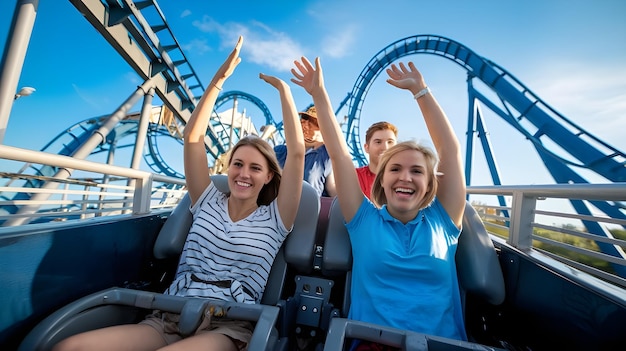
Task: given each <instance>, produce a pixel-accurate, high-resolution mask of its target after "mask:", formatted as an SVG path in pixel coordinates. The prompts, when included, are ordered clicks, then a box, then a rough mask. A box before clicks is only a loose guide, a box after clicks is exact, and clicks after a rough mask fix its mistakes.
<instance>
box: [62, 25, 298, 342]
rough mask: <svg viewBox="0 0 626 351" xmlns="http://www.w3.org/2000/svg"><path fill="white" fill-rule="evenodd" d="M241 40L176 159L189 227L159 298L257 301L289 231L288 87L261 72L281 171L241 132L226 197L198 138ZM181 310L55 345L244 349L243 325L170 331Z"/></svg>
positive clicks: (262, 146) (247, 329)
mask: <svg viewBox="0 0 626 351" xmlns="http://www.w3.org/2000/svg"><path fill="white" fill-rule="evenodd" d="M242 42H243V38H241V37H240V38H239V41H238V42H237V45H236V46H235V48H234V50H233V51H232V52H231V54H230V55H229V56H228V58H227V59H226V61H225V62H224V63H223V64H222V66H221V67H220V68H219V69H218V71H217V72H216V73H215V76H214V77H213V79H212V80H211V83H210V85H209V87H208V89H207V90H206V91H205V93H204V95H203V96H202V98H201V99H200V101H199V102H198V105H197V106H196V108H195V109H194V111H193V113H192V115H191V118H190V119H189V122H188V123H187V126H186V127H185V131H184V163H185V176H186V183H187V189H188V192H189V196H190V198H191V208H190V210H191V213H192V215H193V223H192V226H191V228H190V231H189V234H188V236H187V239H186V242H185V245H184V248H183V252H182V254H181V258H180V261H179V264H178V268H177V272H176V277H175V278H174V281H173V282H172V284H171V285H170V287H169V288H168V289H167V290H166V291H165V293H166V294H171V295H179V296H189V297H207V298H213V299H220V300H225V301H235V302H242V303H251V304H252V303H259V302H260V300H261V297H262V295H263V291H264V289H265V284H266V283H267V279H268V276H269V272H270V269H271V266H272V263H273V261H274V258H275V257H276V254H277V253H278V250H279V248H280V246H281V245H282V243H283V241H284V240H285V238H286V237H287V234H289V232H290V231H291V229H292V227H293V224H294V221H295V218H296V214H297V211H298V206H299V203H300V196H301V191H302V179H303V174H304V137H303V135H302V129H301V128H300V126H299V124H298V113H297V110H296V108H295V103H294V101H293V97H292V94H291V89H290V87H289V86H288V85H287V84H286V83H285V82H284V81H282V80H280V79H278V78H276V77H272V76H267V75H264V74H260V78H261V79H263V80H264V81H266V82H267V83H268V84H270V85H272V86H273V87H274V88H276V89H277V90H278V92H279V94H280V100H281V106H282V110H283V126H284V131H285V139H286V142H287V146H288V148H289V155H288V156H287V160H286V161H285V166H284V168H283V169H282V171H281V168H280V167H279V165H278V161H277V160H276V156H275V153H274V150H273V148H272V147H271V146H270V145H269V144H268V143H267V142H266V141H264V140H263V139H261V138H259V137H257V136H247V137H244V138H242V139H241V140H240V141H239V142H238V143H237V144H236V145H235V146H234V147H233V148H232V149H231V150H230V151H229V153H230V159H229V162H228V173H227V174H228V188H229V192H228V193H223V192H221V191H219V190H218V189H217V188H216V187H215V186H214V184H212V183H211V178H210V176H209V167H208V162H207V157H206V150H205V145H204V138H205V135H206V130H207V128H208V126H209V118H210V116H211V113H212V111H213V108H214V105H215V101H216V99H217V96H218V94H219V92H220V91H221V90H222V85H223V84H224V82H225V81H226V79H227V78H228V77H229V76H230V75H231V74H232V73H233V71H234V69H235V68H236V67H237V65H238V64H239V62H240V61H241V58H240V57H239V51H240V49H241V45H242ZM178 319H179V315H177V314H172V313H162V312H160V311H155V312H154V313H153V314H152V315H150V316H148V317H147V318H146V319H145V320H144V321H142V322H140V323H139V324H133V325H122V326H114V327H109V328H104V329H99V330H95V331H90V332H87V333H83V334H79V335H76V336H74V337H71V338H68V339H66V340H65V341H63V342H61V343H60V344H59V345H57V347H56V348H55V351H60V350H79V349H81V350H104V349H106V350H157V349H163V348H164V349H167V350H173V349H176V350H178V349H181V350H183V349H184V350H215V351H217V350H223V351H238V350H245V349H246V348H247V346H248V342H249V341H250V338H251V337H252V331H253V325H252V323H250V322H249V321H239V320H229V319H219V320H211V315H210V313H209V312H208V311H205V314H204V320H203V321H202V323H201V325H200V327H198V329H197V330H196V333H195V334H194V335H191V336H189V337H187V338H183V337H182V335H180V333H179V332H178Z"/></svg>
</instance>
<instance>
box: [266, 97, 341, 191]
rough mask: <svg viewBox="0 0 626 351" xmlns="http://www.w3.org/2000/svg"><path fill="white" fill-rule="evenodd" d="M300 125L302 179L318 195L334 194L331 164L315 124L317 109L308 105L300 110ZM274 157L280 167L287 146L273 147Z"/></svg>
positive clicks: (284, 157)
mask: <svg viewBox="0 0 626 351" xmlns="http://www.w3.org/2000/svg"><path fill="white" fill-rule="evenodd" d="M300 125H301V126H302V132H303V134H304V145H305V147H306V155H305V156H304V180H305V181H307V182H308V183H309V184H311V185H312V186H313V188H315V190H317V193H318V195H320V196H335V195H337V191H336V189H335V178H334V177H333V169H332V164H331V162H330V157H329V156H328V152H327V151H326V146H325V145H324V139H323V138H322V133H320V127H319V125H318V124H317V111H316V110H315V106H312V105H311V106H310V107H309V108H307V110H306V111H305V112H300ZM274 152H276V158H277V159H278V163H279V164H280V166H281V167H283V165H284V164H285V159H286V158H287V146H286V145H277V146H276V147H274Z"/></svg>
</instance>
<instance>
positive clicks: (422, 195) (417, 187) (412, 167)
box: [372, 141, 438, 223]
mask: <svg viewBox="0 0 626 351" xmlns="http://www.w3.org/2000/svg"><path fill="white" fill-rule="evenodd" d="M437 163H438V158H437V154H436V153H435V152H434V151H433V150H432V149H430V148H429V147H427V146H424V145H420V144H417V143H415V142H413V141H405V142H401V143H398V144H396V145H394V146H392V147H391V148H389V149H388V150H387V151H385V152H384V153H383V155H382V157H381V158H380V164H379V165H378V167H379V168H378V173H377V174H376V179H375V180H374V184H373V185H372V201H373V202H374V204H375V205H376V206H378V207H381V206H382V205H385V204H386V205H387V210H388V211H389V214H391V215H392V216H393V217H395V218H397V219H398V220H400V221H402V222H403V223H406V222H408V221H410V220H412V219H413V218H415V216H416V215H417V213H418V212H419V210H420V209H422V208H424V207H426V206H428V205H429V204H430V202H431V201H432V200H433V199H434V197H435V194H436V193H437V188H438V182H437V178H436V177H435V169H436V168H437Z"/></svg>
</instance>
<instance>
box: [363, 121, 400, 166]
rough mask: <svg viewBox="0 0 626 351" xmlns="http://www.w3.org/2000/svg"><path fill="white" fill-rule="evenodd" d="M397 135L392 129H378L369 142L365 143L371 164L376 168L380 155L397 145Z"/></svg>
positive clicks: (364, 146)
mask: <svg viewBox="0 0 626 351" xmlns="http://www.w3.org/2000/svg"><path fill="white" fill-rule="evenodd" d="M396 142H397V140H396V135H395V134H394V132H393V131H392V130H390V129H383V130H377V131H376V132H374V133H373V134H372V138H371V139H370V140H369V142H368V143H367V144H365V145H363V148H364V149H365V152H366V153H367V154H368V155H369V159H370V164H371V165H372V166H374V167H375V168H376V167H378V161H379V159H380V155H382V154H383V152H385V150H387V149H389V148H390V147H392V146H394V145H396Z"/></svg>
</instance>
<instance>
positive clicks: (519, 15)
mask: <svg viewBox="0 0 626 351" xmlns="http://www.w3.org/2000/svg"><path fill="white" fill-rule="evenodd" d="M15 3H16V1H15V0H4V1H0V14H1V15H0V18H1V19H0V44H2V47H4V43H5V41H6V37H7V31H8V28H9V24H10V16H11V14H12V12H13V9H14V7H15ZM378 3H379V2H373V1H372V2H368V1H362V0H349V1H332V0H328V1H326V0H324V1H272V2H267V3H265V2H260V1H236V2H235V1H195V0H176V1H173V0H172V1H161V2H160V3H159V6H160V7H161V9H162V11H163V13H164V14H165V17H166V18H167V20H168V22H169V24H170V26H171V28H172V30H173V31H174V34H175V35H176V37H177V39H178V42H179V43H180V44H181V46H182V47H183V48H184V50H185V54H186V56H187V58H188V60H189V61H190V62H191V65H192V66H193V67H194V69H195V71H196V72H197V73H198V75H199V76H200V79H201V81H202V82H203V83H204V84H207V83H208V82H210V80H211V77H212V75H213V72H214V71H215V69H216V68H217V67H218V66H219V65H220V64H221V62H222V61H223V60H224V58H225V57H226V55H227V54H228V52H229V51H230V49H231V48H232V47H233V45H234V43H235V42H236V38H237V36H238V35H240V34H241V35H244V37H245V39H244V45H243V49H242V54H241V56H242V59H243V62H242V64H241V65H240V66H239V67H238V68H237V71H236V72H235V74H234V75H233V77H231V78H230V79H229V80H228V81H227V83H226V84H225V86H224V88H225V90H241V91H244V92H247V93H250V94H252V95H254V96H256V97H258V98H259V99H261V100H262V101H263V102H264V103H265V104H266V105H267V106H268V107H269V109H270V111H271V112H272V114H273V116H274V118H275V119H280V118H281V111H280V104H279V101H278V96H277V93H276V92H275V91H274V90H273V89H272V88H271V87H270V86H269V85H267V84H266V83H264V82H263V81H261V80H260V79H259V78H258V74H259V73H260V72H263V73H266V74H271V75H277V76H279V77H281V78H283V79H285V80H288V79H289V78H291V74H290V73H289V69H290V68H291V67H292V62H293V59H295V58H297V57H299V56H300V55H306V56H307V57H309V58H311V59H312V58H314V57H315V56H320V57H321V59H322V65H323V67H324V70H325V74H326V83H327V87H328V91H329V95H330V97H331V99H332V100H333V104H334V105H335V106H338V105H339V103H340V102H341V100H343V98H344V97H345V96H346V94H347V93H348V92H350V91H351V90H352V87H353V85H354V84H355V82H356V80H357V77H358V75H359V73H360V72H361V71H362V70H363V68H364V67H365V66H366V64H367V63H368V62H369V60H370V59H371V58H372V57H373V56H374V55H375V54H376V53H378V52H379V51H380V50H382V49H383V48H385V47H386V46H388V45H389V44H391V43H393V42H394V41H396V40H398V39H401V38H404V37H407V36H413V35H419V34H434V35H439V36H444V37H447V38H450V39H452V40H455V41H457V42H460V43H462V44H464V45H466V46H467V47H469V48H470V49H472V50H473V51H475V52H476V53H477V54H479V55H481V56H483V57H485V58H487V59H489V60H491V61H494V62H495V63H497V64H498V65H500V66H502V67H503V68H505V69H506V70H507V71H508V72H509V73H511V74H512V75H513V76H515V77H516V78H518V79H519V80H520V81H521V82H522V83H523V84H524V85H526V86H527V87H528V88H530V89H531V90H532V91H533V92H534V93H535V94H536V95H537V96H539V97H540V98H541V99H542V100H543V101H545V102H546V103H547V104H549V105H550V106H551V107H553V108H554V109H556V110H557V111H559V112H560V113H562V114H563V115H564V116H565V117H567V118H568V119H570V120H572V121H573V122H575V123H576V124H578V125H579V126H581V127H583V128H584V129H586V130H587V131H589V132H591V133H592V134H594V135H595V136H597V137H599V138H600V139H602V140H604V141H605V142H607V143H609V144H611V145H613V146H614V147H617V148H618V149H620V150H622V151H626V138H624V130H625V128H624V127H625V126H626V2H624V1H622V0H611V1H608V0H605V1H593V2H592V1H582V0H549V1H546V0H528V1H523V2H522V1H502V0H499V1H496V0H493V1H487V0H477V1H461V0H458V1H456V0H441V1H421V0H420V1H418V0H412V1H411V0H403V1H396V0H390V1H386V2H385V3H384V4H385V6H380V5H379V4H378ZM407 60H411V61H414V62H415V63H416V65H417V66H418V68H420V70H421V71H422V73H423V74H424V76H425V77H426V81H427V83H428V84H429V86H430V87H431V88H432V90H433V92H434V94H435V96H436V97H437V99H438V100H439V101H440V103H441V105H442V106H443V108H444V109H445V111H446V112H447V114H448V117H449V118H450V120H451V122H452V124H453V126H454V127H455V130H456V132H457V135H458V137H459V139H460V140H461V144H462V145H463V146H464V145H465V138H466V137H465V134H466V126H467V107H468V101H467V87H466V72H465V71H464V70H462V69H461V68H460V67H459V66H458V65H456V64H454V63H452V62H450V61H448V60H445V59H442V58H440V57H434V56H432V55H413V56H410V57H406V58H405V59H404V60H403V61H405V62H406V61H407ZM140 83H141V82H140V81H139V80H138V77H137V75H136V74H135V73H134V71H133V70H132V69H131V68H130V67H129V66H128V65H127V64H126V62H125V61H123V60H122V59H121V58H120V57H119V55H118V54H117V53H116V52H115V51H114V50H113V49H112V48H111V47H110V46H109V45H108V44H107V43H106V41H105V40H104V39H103V38H102V37H100V35H99V34H98V33H97V32H96V31H95V30H94V29H93V27H91V25H90V24H89V23H88V22H87V21H86V20H85V19H84V18H83V17H82V16H81V15H80V14H79V12H78V11H77V10H76V9H75V8H74V7H73V6H72V5H71V3H70V2H69V1H40V2H39V11H38V14H37V18H36V23H35V28H34V31H33V34H32V37H31V42H30V46H29V52H28V54H27V58H26V61H25V64H24V68H23V70H22V74H21V79H20V83H19V86H20V87H21V86H33V87H35V88H36V89H37V91H36V92H35V93H34V94H33V95H32V96H29V97H25V98H21V99H19V100H17V101H15V104H14V106H13V111H12V114H11V117H10V120H9V124H8V127H7V135H6V137H5V140H4V144H6V145H10V146H16V147H22V148H28V149H35V150H38V149H41V148H42V147H43V146H44V145H45V144H46V143H47V142H48V141H50V140H51V139H52V138H54V137H55V136H57V135H58V134H60V133H62V132H63V131H64V130H65V129H67V128H69V127H71V126H72V125H73V124H75V123H77V122H79V121H82V120H84V119H87V118H89V117H94V116H101V115H106V114H108V113H111V112H112V111H114V110H115V109H116V108H117V107H118V106H119V105H120V103H121V102H122V101H123V100H124V99H126V98H127V97H128V96H129V95H130V94H131V93H132V92H133V91H134V90H135V88H136V86H137V85H138V84H140ZM292 87H293V92H294V97H295V100H296V103H297V105H298V108H299V109H301V110H302V109H304V108H305V107H306V106H307V105H308V104H309V103H310V102H311V101H310V98H309V97H308V95H307V94H306V93H305V92H304V91H303V90H302V89H301V88H300V87H298V86H296V85H293V84H292ZM139 108H140V104H138V105H137V106H136V107H135V109H134V110H138V109H139ZM248 113H251V114H253V113H254V111H253V110H250V111H248ZM341 113H347V110H344V111H342V112H341ZM379 120H388V121H391V122H393V123H395V124H396V125H398V127H399V129H400V139H416V140H426V141H427V140H428V135H427V133H426V132H425V129H424V127H423V123H422V122H421V116H420V114H419V112H418V109H417V105H416V104H415V102H414V101H412V99H411V96H410V95H409V93H407V92H406V91H401V90H398V89H396V88H393V87H391V86H390V85H388V84H387V83H385V82H384V75H381V76H380V77H379V78H378V79H377V80H376V81H375V83H374V84H373V86H372V87H371V89H370V91H369V93H368V95H367V98H366V100H365V103H364V105H363V112H362V114H361V128H360V129H361V132H362V133H363V132H364V131H365V129H366V128H367V126H368V125H369V124H371V123H373V122H375V121H379ZM487 128H488V130H489V131H490V137H491V141H492V143H493V145H494V148H495V149H496V159H497V162H498V164H499V168H500V170H501V172H502V175H501V177H502V182H503V183H504V184H550V183H553V182H554V181H553V180H552V179H551V178H550V176H549V175H548V174H547V172H546V171H545V170H544V169H545V168H544V167H543V165H542V164H541V162H540V161H539V160H538V158H537V157H536V156H535V152H534V149H533V148H532V147H531V145H530V143H528V142H527V141H526V140H524V137H523V136H522V135H521V134H519V133H518V132H516V131H514V130H513V129H512V128H511V127H509V126H508V125H505V123H504V122H502V121H501V120H499V118H497V117H495V116H491V117H488V118H487ZM165 143H166V142H165ZM164 145H167V147H164V148H161V149H162V150H164V151H163V152H164V153H165V152H167V154H168V155H167V156H165V155H164V157H165V158H166V160H168V162H170V163H171V165H172V166H173V167H174V168H176V169H178V170H179V171H180V172H182V162H181V157H182V149H179V148H178V147H179V146H178V145H177V144H171V146H170V144H164ZM165 150H167V151H165ZM477 151H480V149H479V150H477ZM122 153H123V152H122V151H120V154H121V155H122V156H120V157H118V158H116V160H117V161H116V164H119V165H124V166H127V165H128V163H123V162H125V161H124V160H126V159H128V158H127V157H126V158H125V157H124V156H123V154H122ZM474 159H475V162H474V166H473V168H474V173H473V175H472V184H473V185H484V184H487V185H488V184H491V180H490V178H489V176H488V173H487V170H486V166H485V162H484V161H483V159H484V158H483V157H482V156H481V154H477V155H476V156H475V158H474ZM7 167H13V166H7ZM11 170H12V169H11ZM588 178H589V180H590V181H601V180H600V179H596V178H594V176H593V175H589V176H588Z"/></svg>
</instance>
